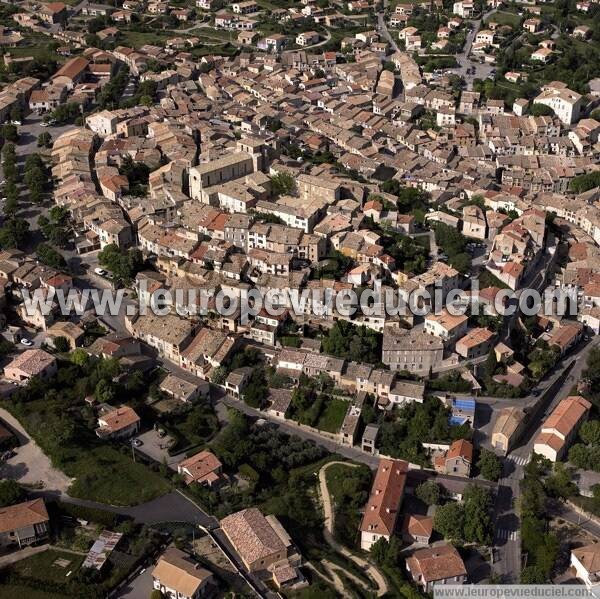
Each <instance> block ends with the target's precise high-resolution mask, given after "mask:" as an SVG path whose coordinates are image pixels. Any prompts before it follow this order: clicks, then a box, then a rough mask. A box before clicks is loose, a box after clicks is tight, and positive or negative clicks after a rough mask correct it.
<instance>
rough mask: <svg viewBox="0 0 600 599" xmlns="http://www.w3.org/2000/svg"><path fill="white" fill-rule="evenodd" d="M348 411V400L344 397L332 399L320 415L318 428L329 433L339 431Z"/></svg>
mask: <svg viewBox="0 0 600 599" xmlns="http://www.w3.org/2000/svg"><path fill="white" fill-rule="evenodd" d="M347 411H348V402H347V401H345V400H343V399H332V400H330V401H329V402H328V404H327V407H326V408H325V409H324V410H323V413H322V414H321V416H320V417H319V421H318V422H317V428H318V429H319V430H322V431H327V432H328V433H337V432H338V431H339V430H340V426H342V422H343V421H344V416H346V412H347Z"/></svg>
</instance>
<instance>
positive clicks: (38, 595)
mask: <svg viewBox="0 0 600 599" xmlns="http://www.w3.org/2000/svg"><path fill="white" fill-rule="evenodd" d="M0 599H69V597H67V595H60V594H58V593H47V592H46V591H40V590H39V589H32V588H29V587H26V586H23V585H20V584H15V585H13V584H3V585H0Z"/></svg>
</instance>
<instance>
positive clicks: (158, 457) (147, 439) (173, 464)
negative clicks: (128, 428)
mask: <svg viewBox="0 0 600 599" xmlns="http://www.w3.org/2000/svg"><path fill="white" fill-rule="evenodd" d="M136 438H137V439H139V440H140V441H141V442H142V445H140V446H139V447H136V451H137V452H139V453H143V454H144V455H147V456H148V457H149V458H152V459H153V460H154V461H155V462H158V463H159V464H165V463H166V464H167V466H169V468H171V469H172V470H177V464H178V463H179V462H180V461H181V460H182V459H183V458H184V457H185V454H178V455H169V450H168V447H169V444H170V442H171V437H169V436H168V435H167V436H166V437H163V438H161V437H159V436H158V431H155V430H154V429H150V430H149V431H146V432H145V433H142V434H141V435H138V436H137V437H136Z"/></svg>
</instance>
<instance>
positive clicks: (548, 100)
mask: <svg viewBox="0 0 600 599" xmlns="http://www.w3.org/2000/svg"><path fill="white" fill-rule="evenodd" d="M533 103H534V104H543V105H544V106H548V107H549V108H552V110H553V111H554V114H556V116H557V117H558V118H559V119H560V121H561V122H562V123H564V124H565V125H571V124H573V123H575V122H577V121H578V120H579V114H580V112H581V107H582V105H583V98H582V96H581V94H578V93H577V92H574V91H572V90H570V89H569V88H568V87H562V86H558V85H557V86H556V87H555V86H553V84H550V85H549V86H546V87H545V88H544V89H543V90H542V93H541V94H540V95H539V96H538V97H537V98H535V99H534V100H533Z"/></svg>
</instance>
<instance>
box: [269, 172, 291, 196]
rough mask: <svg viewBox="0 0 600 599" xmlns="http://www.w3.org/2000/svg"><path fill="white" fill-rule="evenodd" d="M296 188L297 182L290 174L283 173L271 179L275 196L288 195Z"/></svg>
mask: <svg viewBox="0 0 600 599" xmlns="http://www.w3.org/2000/svg"><path fill="white" fill-rule="evenodd" d="M295 188H296V182H295V180H294V177H292V175H290V173H286V172H281V173H277V174H275V175H273V176H272V177H271V190H272V192H273V194H274V195H277V196H279V195H288V194H290V193H291V192H292V191H294V189H295Z"/></svg>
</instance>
